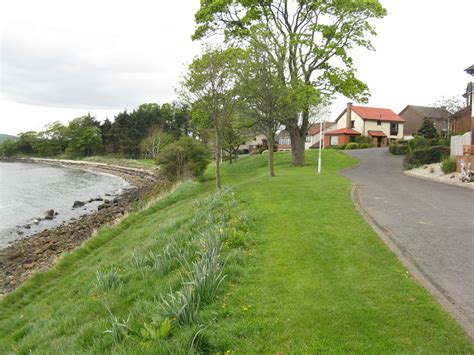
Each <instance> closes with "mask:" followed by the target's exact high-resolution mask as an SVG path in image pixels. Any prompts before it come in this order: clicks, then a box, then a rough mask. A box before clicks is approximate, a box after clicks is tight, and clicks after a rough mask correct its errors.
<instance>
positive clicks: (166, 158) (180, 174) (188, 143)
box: [156, 137, 211, 180]
mask: <svg viewBox="0 0 474 355" xmlns="http://www.w3.org/2000/svg"><path fill="white" fill-rule="evenodd" d="M210 156H211V154H210V151H209V148H208V147H207V146H206V145H204V144H203V143H201V142H199V141H198V140H196V139H193V138H191V137H182V138H181V139H179V140H178V141H176V142H174V143H171V144H169V145H167V146H166V147H165V148H164V149H163V150H162V151H161V154H159V155H158V158H157V159H156V163H157V164H158V165H160V171H161V172H162V173H163V174H164V175H165V176H166V177H168V178H169V179H172V180H175V179H178V180H179V179H182V178H192V177H197V176H201V175H202V174H203V172H204V170H205V169H206V166H207V164H208V163H209V160H210Z"/></svg>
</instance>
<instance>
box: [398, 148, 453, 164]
mask: <svg viewBox="0 0 474 355" xmlns="http://www.w3.org/2000/svg"><path fill="white" fill-rule="evenodd" d="M445 155H449V148H446V147H441V146H435V147H428V148H421V149H416V150H414V151H413V152H409V153H408V154H407V155H406V156H405V158H404V160H403V166H404V167H405V169H411V168H413V167H417V166H421V165H424V164H432V163H439V162H440V161H441V159H442V158H443V156H445Z"/></svg>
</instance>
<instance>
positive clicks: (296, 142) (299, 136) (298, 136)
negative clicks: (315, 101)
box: [286, 107, 309, 166]
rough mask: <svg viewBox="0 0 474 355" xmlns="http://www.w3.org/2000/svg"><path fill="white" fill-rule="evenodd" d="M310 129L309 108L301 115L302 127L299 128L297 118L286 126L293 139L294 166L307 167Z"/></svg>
mask: <svg viewBox="0 0 474 355" xmlns="http://www.w3.org/2000/svg"><path fill="white" fill-rule="evenodd" d="M308 127H309V107H306V108H305V109H303V112H302V115H301V127H299V126H298V119H297V118H295V119H294V121H293V122H291V123H290V124H288V125H287V126H286V130H287V131H288V132H289V133H290V139H291V156H292V159H293V165H294V166H304V165H305V157H304V150H305V141H306V134H307V132H308Z"/></svg>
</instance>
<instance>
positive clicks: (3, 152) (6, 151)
mask: <svg viewBox="0 0 474 355" xmlns="http://www.w3.org/2000/svg"><path fill="white" fill-rule="evenodd" d="M17 153H18V144H17V141H16V140H15V139H7V140H4V141H3V142H2V143H1V144H0V156H2V157H12V156H14V155H16V154H17Z"/></svg>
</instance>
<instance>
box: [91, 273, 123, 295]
mask: <svg viewBox="0 0 474 355" xmlns="http://www.w3.org/2000/svg"><path fill="white" fill-rule="evenodd" d="M95 278H96V280H97V285H98V286H99V288H100V289H102V290H104V291H108V290H111V289H113V288H115V287H117V286H118V285H119V284H120V282H121V281H122V279H121V277H120V274H119V273H118V271H117V269H115V268H113V269H111V270H109V271H106V272H102V271H100V270H98V269H97V270H96V272H95Z"/></svg>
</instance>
